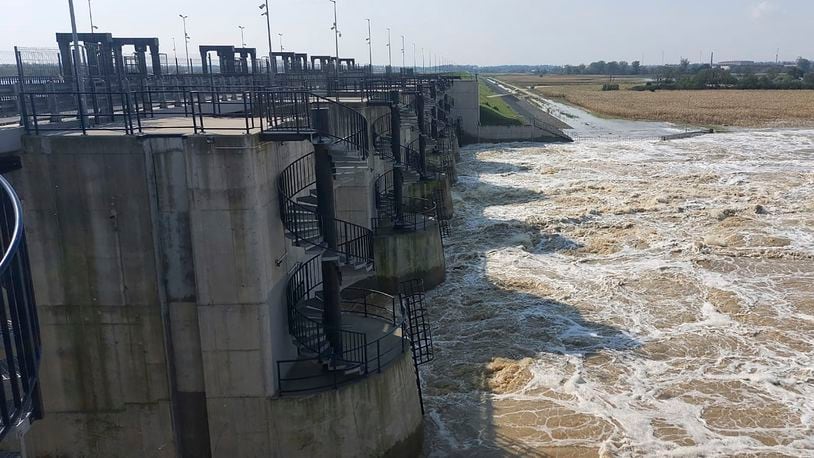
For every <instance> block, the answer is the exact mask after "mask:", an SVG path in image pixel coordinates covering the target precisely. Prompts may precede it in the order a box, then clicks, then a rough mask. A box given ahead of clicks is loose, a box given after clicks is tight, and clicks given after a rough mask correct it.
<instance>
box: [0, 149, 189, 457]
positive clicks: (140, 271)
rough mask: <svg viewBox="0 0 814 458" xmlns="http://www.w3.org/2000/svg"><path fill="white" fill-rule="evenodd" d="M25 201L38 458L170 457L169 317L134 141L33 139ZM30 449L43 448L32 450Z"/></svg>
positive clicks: (144, 171) (21, 187)
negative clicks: (39, 347)
mask: <svg viewBox="0 0 814 458" xmlns="http://www.w3.org/2000/svg"><path fill="white" fill-rule="evenodd" d="M12 175H13V176H12V180H13V182H14V185H15V187H16V188H17V190H18V192H19V193H20V196H21V198H22V200H23V207H24V209H25V218H26V225H27V236H28V246H29V248H30V254H31V266H32V274H33V281H34V287H35V294H36V297H37V303H38V312H39V316H40V325H41V329H42V341H43V358H42V363H41V366H40V367H41V371H42V372H41V377H40V380H41V381H42V393H43V401H44V404H45V411H46V415H45V418H44V419H43V420H42V421H39V422H37V423H35V424H34V426H33V429H32V431H31V432H30V433H29V435H28V438H29V440H28V446H29V450H30V452H31V453H32V454H33V456H42V455H46V456H122V455H123V454H124V455H127V454H130V451H132V453H133V455H135V454H137V453H141V454H143V453H144V452H149V454H150V455H152V456H167V457H171V456H174V455H175V452H176V450H175V447H176V446H175V440H174V436H173V429H174V428H173V424H172V418H171V389H170V383H169V380H170V375H171V374H170V373H169V372H168V368H167V364H166V352H167V345H166V344H167V341H166V338H165V337H166V327H165V321H164V320H163V318H162V317H163V316H164V314H165V312H166V308H165V307H164V305H163V304H162V300H161V295H160V294H159V275H158V270H157V269H158V263H157V259H156V255H155V250H154V248H155V246H156V238H155V235H154V234H155V219H154V218H153V214H152V211H151V201H150V190H149V180H148V176H149V175H151V170H149V169H148V168H147V167H146V164H145V160H144V150H143V148H142V145H141V143H140V141H139V140H138V139H137V138H135V137H128V138H123V137H116V138H91V137H40V138H27V139H26V152H25V154H24V155H23V169H22V170H21V171H18V172H15V173H14V174H12ZM33 438H36V439H34V440H32V439H33Z"/></svg>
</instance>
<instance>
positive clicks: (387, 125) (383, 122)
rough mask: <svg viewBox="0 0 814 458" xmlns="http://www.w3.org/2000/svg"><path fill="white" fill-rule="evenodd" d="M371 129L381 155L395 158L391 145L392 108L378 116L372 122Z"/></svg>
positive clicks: (377, 150)
mask: <svg viewBox="0 0 814 458" xmlns="http://www.w3.org/2000/svg"><path fill="white" fill-rule="evenodd" d="M371 129H372V133H373V142H374V147H375V148H376V152H377V153H378V154H379V157H382V158H386V159H391V160H392V159H394V158H393V151H392V150H391V146H390V135H391V132H392V129H393V127H392V124H391V121H390V110H387V112H386V113H385V114H383V115H381V116H379V117H378V118H376V119H375V120H374V121H373V123H371Z"/></svg>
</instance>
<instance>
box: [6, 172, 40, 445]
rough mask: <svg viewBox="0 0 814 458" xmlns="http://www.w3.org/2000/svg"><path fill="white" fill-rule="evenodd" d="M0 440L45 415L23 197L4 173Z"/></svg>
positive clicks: (37, 326)
mask: <svg viewBox="0 0 814 458" xmlns="http://www.w3.org/2000/svg"><path fill="white" fill-rule="evenodd" d="M0 188H2V189H1V190H0V192H2V196H0V208H2V216H0V242H1V243H2V247H1V248H2V250H3V258H2V261H0V351H2V355H0V374H1V375H2V378H1V379H0V440H2V439H3V438H4V437H5V436H6V435H7V434H8V433H9V432H10V431H11V430H12V428H14V427H15V426H16V425H18V424H19V423H21V422H23V421H26V420H28V421H31V420H35V419H38V418H40V417H41V414H42V406H41V399H40V394H39V381H38V374H39V364H40V358H41V355H42V343H41V341H40V328H39V321H38V319H37V308H36V302H35V300H34V287H33V283H32V279H31V266H30V264H29V259H28V248H27V246H26V241H25V227H24V225H23V212H22V206H21V204H20V199H19V198H18V197H17V194H16V193H15V191H14V188H12V186H11V185H10V184H9V182H8V181H6V179H5V178H3V177H2V176H0Z"/></svg>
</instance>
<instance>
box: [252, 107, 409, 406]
mask: <svg viewBox="0 0 814 458" xmlns="http://www.w3.org/2000/svg"><path fill="white" fill-rule="evenodd" d="M270 97H271V98H270V99H269V100H275V97H276V98H277V99H278V101H279V99H280V97H277V96H270ZM282 99H285V100H287V103H282V104H280V103H275V104H274V106H273V107H271V106H268V107H267V108H269V109H270V111H269V112H270V113H272V112H273V113H274V115H273V120H274V121H275V123H272V122H269V125H270V126H275V125H276V126H279V129H280V130H281V131H289V130H291V129H292V124H295V126H294V127H295V129H296V130H298V131H306V130H309V129H310V130H313V131H314V132H313V134H315V135H317V136H319V137H322V138H328V139H330V141H331V145H330V146H329V150H330V151H331V156H332V157H333V158H334V159H335V158H336V157H344V161H349V160H350V159H351V158H353V159H356V160H358V161H359V162H362V161H365V160H366V159H367V156H368V135H367V134H368V130H367V129H368V125H367V122H366V120H365V118H364V117H363V116H362V115H361V114H359V113H358V112H356V111H354V110H352V109H351V108H349V107H346V106H344V105H342V104H339V103H336V102H333V101H328V100H326V99H324V98H322V97H319V96H315V95H313V94H309V95H307V96H297V97H291V96H282ZM295 99H296V100H295ZM319 107H327V108H329V109H330V110H331V111H332V115H333V116H331V122H330V127H329V128H328V129H326V130H325V131H318V130H317V128H316V127H317V126H314V124H313V123H312V121H311V119H310V118H309V117H306V116H303V115H302V113H309V112H310V111H311V110H312V109H314V108H319ZM270 121H271V120H270ZM315 154H318V153H316V152H312V153H308V154H306V155H304V156H302V157H300V158H298V159H297V160H295V161H294V162H292V163H291V164H290V165H289V166H288V167H286V168H285V169H284V170H283V171H282V173H281V174H280V177H279V181H278V190H279V196H280V211H281V218H282V221H283V225H284V228H285V230H286V236H287V237H289V238H291V239H292V240H293V241H294V243H295V244H296V245H299V246H303V247H305V248H306V252H310V253H314V256H312V257H311V258H310V259H309V260H308V261H306V262H304V263H301V264H300V265H298V266H297V268H296V269H295V270H294V272H293V273H292V274H291V276H290V277H289V280H288V283H287V285H286V303H287V311H288V326H289V332H290V334H291V335H292V337H293V340H294V342H295V343H296V345H297V347H298V352H299V355H300V358H298V359H297V360H292V361H279V362H278V384H279V387H280V391H281V393H295V392H301V391H308V390H316V389H324V388H327V387H333V388H335V387H337V386H338V385H340V384H342V383H345V382H347V381H350V380H353V379H354V378H358V377H363V376H366V375H367V374H368V373H369V372H371V371H372V370H374V369H379V370H380V369H381V367H382V366H383V365H385V364H387V363H388V362H389V360H390V359H391V358H393V357H394V356H395V355H396V354H400V353H401V352H403V351H404V349H405V348H406V347H405V343H404V342H403V340H404V339H405V338H406V337H405V336H403V335H401V334H397V331H398V330H400V329H402V328H403V321H404V319H405V318H404V314H403V313H402V312H401V311H400V310H399V307H400V305H399V306H397V305H396V300H395V298H394V297H392V296H389V295H386V294H385V293H381V292H378V291H372V290H362V289H354V290H355V291H356V294H357V295H361V297H362V299H361V300H360V301H357V302H358V304H361V305H359V307H356V308H359V309H360V310H356V309H355V308H354V307H353V306H352V304H354V302H353V301H349V300H346V299H343V300H342V313H343V315H344V314H354V313H356V314H360V315H362V316H364V317H365V318H373V319H377V320H379V321H385V322H386V324H385V326H387V329H389V332H387V333H385V334H384V335H383V336H381V337H379V338H373V339H372V338H369V336H368V335H367V334H365V333H364V332H359V331H357V330H353V329H330V328H329V327H327V326H326V324H325V323H324V321H323V314H324V313H325V304H324V301H323V295H322V294H323V293H322V287H323V281H322V270H321V269H322V262H323V261H324V260H326V258H330V257H336V259H337V260H338V261H339V263H340V264H345V265H350V266H352V267H353V268H354V269H357V270H359V269H364V268H367V269H368V270H369V269H372V267H373V232H372V231H371V230H370V229H368V228H366V227H363V226H359V225H356V224H353V223H350V222H347V221H343V220H340V219H332V218H327V217H324V216H323V215H321V214H320V213H319V211H318V209H317V202H318V197H319V196H318V195H317V192H316V189H315V187H316V170H315V159H316V156H315ZM320 154H321V153H320ZM338 162H339V161H335V162H334V165H335V166H336V164H337V163H338ZM331 225H333V230H334V231H335V233H336V236H337V237H336V238H337V245H336V247H333V248H332V247H330V246H329V245H328V243H327V241H326V240H325V239H324V234H325V233H326V232H325V231H326V229H328V228H330V227H331ZM352 289H353V288H345V289H343V290H342V293H343V294H344V293H346V292H347V291H349V290H352ZM369 298H374V299H376V300H375V301H373V302H370V301H369V300H368V299H369ZM388 301H389V304H390V305H389V306H387V303H388ZM374 302H378V303H384V304H385V306H384V307H382V306H381V305H377V304H376V303H374ZM348 304H351V306H349V305H348ZM382 310H384V311H385V312H388V313H381V311H382ZM376 311H379V313H376ZM331 335H333V336H334V337H333V338H331ZM336 336H338V337H336ZM337 340H338V341H339V343H337ZM311 363H313V364H312V365H316V366H321V367H322V370H321V371H319V374H318V375H316V376H314V375H313V374H311V375H308V376H299V377H298V376H293V377H287V376H285V375H283V372H287V371H283V370H282V369H281V368H282V366H290V367H299V366H297V365H302V364H311ZM325 371H327V372H325ZM294 372H296V371H294ZM324 373H328V374H331V377H332V379H330V383H327V385H325V386H315V385H314V384H315V383H316V384H319V383H322V382H319V381H318V380H319V379H320V375H324ZM315 380H317V381H315Z"/></svg>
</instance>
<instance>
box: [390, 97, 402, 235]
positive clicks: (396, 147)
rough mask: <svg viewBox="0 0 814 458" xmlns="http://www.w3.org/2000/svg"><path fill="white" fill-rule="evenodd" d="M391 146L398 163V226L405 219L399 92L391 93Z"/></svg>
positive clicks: (395, 177)
mask: <svg viewBox="0 0 814 458" xmlns="http://www.w3.org/2000/svg"><path fill="white" fill-rule="evenodd" d="M390 148H391V151H392V153H393V158H394V159H395V161H396V163H395V164H394V165H393V200H394V202H393V205H394V208H393V210H394V213H395V217H396V221H395V224H396V225H397V226H398V225H400V224H401V223H402V221H404V208H403V206H402V192H403V184H404V173H403V168H402V167H403V166H402V160H401V112H400V111H399V92H398V91H392V92H391V93H390Z"/></svg>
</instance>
